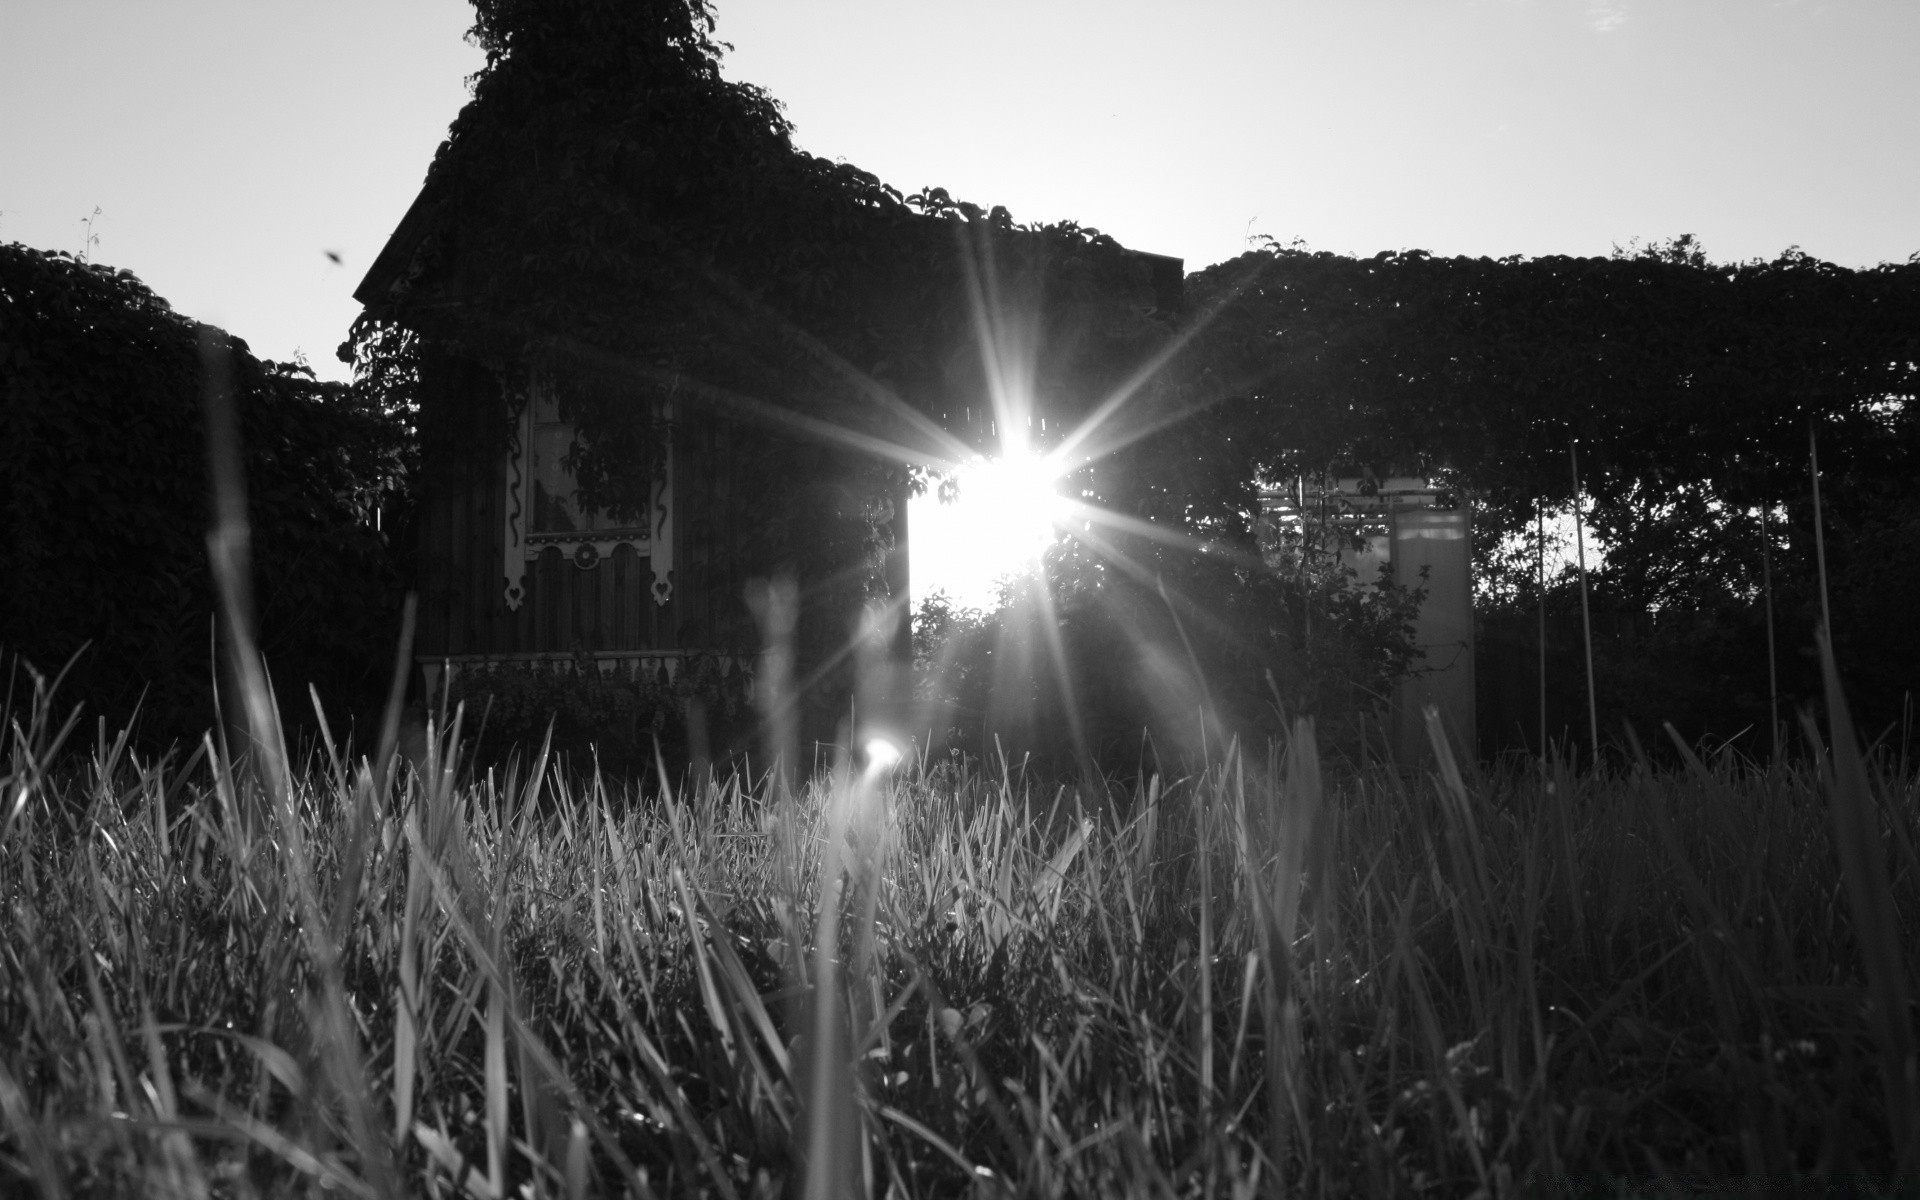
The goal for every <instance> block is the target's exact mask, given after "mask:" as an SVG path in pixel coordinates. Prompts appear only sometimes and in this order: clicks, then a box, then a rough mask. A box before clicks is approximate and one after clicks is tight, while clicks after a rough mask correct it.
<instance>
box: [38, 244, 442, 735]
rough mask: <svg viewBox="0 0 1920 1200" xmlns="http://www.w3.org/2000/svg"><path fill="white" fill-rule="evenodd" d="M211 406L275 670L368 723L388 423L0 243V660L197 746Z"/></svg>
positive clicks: (348, 399)
mask: <svg viewBox="0 0 1920 1200" xmlns="http://www.w3.org/2000/svg"><path fill="white" fill-rule="evenodd" d="M213 387H223V388H225V389H226V390H227V391H228V392H229V393H230V394H231V397H232V403H233V405H234V409H235V412H236V414H237V417H236V419H237V421H238V423H239V429H240V432H241V436H242V440H243V443H244V445H245V463H244V469H245V475H246V480H247V485H248V487H247V495H248V499H247V504H248V506H249V509H250V511H251V517H252V524H253V528H254V531H255V534H254V538H253V547H254V558H255V561H256V563H257V566H258V574H257V578H256V579H255V583H254V589H253V591H254V597H255V601H256V606H257V611H258V614H259V621H260V628H261V635H262V639H263V645H264V647H265V648H266V650H267V651H268V653H269V654H270V655H271V656H272V660H273V666H274V669H275V670H276V671H280V672H283V673H284V675H283V677H284V678H286V679H288V680H290V681H294V682H293V683H292V686H291V687H290V688H289V690H288V694H289V695H293V696H304V694H305V687H306V685H307V684H309V683H311V684H313V685H314V686H316V687H318V688H319V689H320V690H321V692H322V693H323V694H324V695H325V696H326V697H327V698H328V702H329V704H331V705H333V706H334V710H335V711H336V712H338V713H341V714H347V713H353V712H356V711H358V712H361V713H371V714H372V715H373V716H375V717H377V716H378V715H379V711H380V709H379V705H380V699H381V697H382V695H383V693H384V688H385V683H386V679H385V671H386V666H387V663H388V661H389V655H390V648H391V637H392V623H393V618H394V614H395V613H396V612H398V610H399V607H400V593H401V591H402V590H403V588H404V586H405V584H404V578H405V575H406V574H407V563H406V559H405V551H406V550H410V548H411V547H410V546H408V545H407V544H406V543H407V538H408V531H407V529H406V515H407V511H408V506H407V484H408V482H409V476H410V472H411V465H412V459H413V444H412V439H411V431H410V429H409V428H408V425H407V416H406V414H405V413H402V412H395V411H392V410H388V409H384V408H382V407H381V405H380V404H379V403H378V402H377V401H376V400H374V399H371V398H370V396H371V393H369V392H367V391H365V390H364V389H362V390H355V389H350V388H347V387H345V386H343V385H340V384H334V383H323V382H320V381H318V380H316V379H314V377H313V375H312V373H311V372H309V371H307V370H306V369H305V368H303V367H299V366H295V365H290V364H285V363H274V362H262V361H259V360H257V359H255V358H254V357H253V356H252V354H250V353H249V352H248V350H247V347H246V344H245V343H244V342H241V341H239V340H238V339H230V338H228V337H227V335H226V334H224V333H221V332H220V331H218V330H213V329H210V328H208V327H204V326H201V325H199V324H197V323H196V322H194V321H192V320H189V319H187V318H186V317H183V316H181V315H179V314H178V313H175V312H174V311H173V310H172V309H171V308H170V307H169V306H168V304H167V302H166V301H165V300H163V299H161V298H160V297H158V296H156V295H154V294H153V293H152V292H151V291H149V290H148V289H147V288H146V287H145V286H144V285H143V284H142V283H141V282H140V281H139V280H138V279H136V278H135V277H134V276H133V275H132V274H131V273H130V272H127V271H118V272H116V271H114V270H113V269H112V268H110V267H105V266H100V265H97V264H90V263H84V262H80V261H78V260H76V259H74V258H73V257H72V256H70V255H66V254H60V253H51V252H46V251H39V250H33V249H30V248H28V247H25V246H22V245H20V244H18V243H12V244H8V245H4V246H0V481H3V482H0V556H4V558H5V561H6V563H7V565H8V569H9V570H10V571H11V572H13V578H14V580H15V583H14V584H13V585H12V586H9V587H7V588H5V589H0V647H4V648H5V650H6V652H7V653H8V654H9V655H12V654H18V655H20V656H22V657H24V658H25V659H26V660H28V661H29V662H31V663H34V664H35V665H36V666H38V667H39V668H40V669H41V670H43V671H47V672H54V671H58V670H59V669H60V668H61V667H62V666H63V665H65V664H67V663H68V660H69V659H72V658H74V656H75V655H76V654H78V656H79V657H78V659H77V661H75V662H74V663H73V664H72V667H71V670H70V671H69V674H68V677H67V683H66V687H67V694H69V695H70V696H73V697H76V698H80V697H84V698H85V699H86V700H87V701H88V702H89V704H90V705H91V706H92V711H93V712H95V713H101V714H105V715H107V716H108V717H109V718H110V719H111V720H114V721H124V720H127V719H129V718H130V717H131V715H132V714H133V712H134V709H135V707H136V705H138V707H139V710H140V713H141V723H142V730H141V732H142V734H143V735H145V737H146V738H148V739H150V740H151V741H152V742H154V743H156V744H159V745H165V744H166V741H167V740H168V739H171V738H186V739H188V740H191V739H194V738H197V737H198V736H199V733H200V731H202V730H204V729H205V728H206V727H207V724H208V722H209V721H210V720H211V719H212V716H213V711H214V709H213V696H212V692H211V689H210V687H209V684H208V680H209V678H210V667H211V666H212V662H213V659H212V649H213V637H214V629H213V610H214V601H213V588H212V584H211V581H210V579H209V576H208V572H207V547H206V530H207V526H208V524H209V522H210V513H209V508H208V503H207V499H206V497H207V466H206V463H207V451H206V445H207V435H206V430H205V417H204V411H203V399H204V397H205V395H206V393H207V391H208V389H209V388H213ZM83 647H84V648H85V649H84V651H83V649H82V648H83ZM143 695H144V699H143ZM293 715H294V716H295V717H298V715H299V714H298V713H295V714H293Z"/></svg>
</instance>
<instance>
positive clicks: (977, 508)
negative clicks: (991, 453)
mask: <svg viewBox="0 0 1920 1200" xmlns="http://www.w3.org/2000/svg"><path fill="white" fill-rule="evenodd" d="M953 486H954V493H955V494H954V498H953V502H952V503H950V504H941V503H938V502H931V501H932V499H933V498H932V497H931V496H929V497H928V498H927V499H928V501H930V502H928V503H922V504H920V505H917V506H916V509H915V512H914V515H913V531H914V532H913V545H914V546H915V547H916V548H921V547H924V551H923V553H922V554H921V555H918V556H916V561H915V563H914V583H915V587H914V590H915V592H917V593H919V594H920V595H922V596H926V595H931V594H932V593H933V592H935V591H944V592H946V593H947V595H948V597H949V598H950V599H951V600H953V601H954V602H955V603H956V604H959V605H960V606H961V607H963V608H979V609H990V608H992V607H994V604H995V603H996V597H997V595H998V592H999V587H1000V584H1001V582H1002V581H1003V580H1005V579H1007V578H1009V577H1015V578H1017V577H1019V576H1021V575H1024V574H1025V573H1027V572H1028V571H1030V570H1032V569H1033V567H1034V565H1035V564H1036V563H1038V562H1039V560H1040V556H1041V554H1042V553H1044V552H1045V551H1046V549H1047V547H1049V546H1051V545H1052V544H1053V541H1054V538H1055V537H1056V536H1058V533H1059V530H1060V529H1061V527H1062V526H1063V525H1064V524H1065V523H1066V521H1067V519H1068V517H1069V515H1070V510H1071V503H1070V502H1069V501H1068V499H1067V498H1066V497H1065V496H1063V495H1061V494H1060V491H1059V472H1058V470H1057V469H1056V467H1055V466H1054V464H1053V463H1052V462H1050V461H1049V460H1047V459H1046V458H1043V457H1042V456H1040V455H1038V454H1035V453H1033V452H1032V451H1030V450H1025V449H1021V450H1016V451H1014V452H1012V453H1009V454H1006V455H1003V456H1001V457H999V458H976V459H974V460H973V461H971V462H968V463H967V464H965V465H964V466H962V467H961V468H960V469H959V470H958V471H956V472H954V475H953Z"/></svg>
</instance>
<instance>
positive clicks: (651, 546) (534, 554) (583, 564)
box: [503, 378, 673, 611]
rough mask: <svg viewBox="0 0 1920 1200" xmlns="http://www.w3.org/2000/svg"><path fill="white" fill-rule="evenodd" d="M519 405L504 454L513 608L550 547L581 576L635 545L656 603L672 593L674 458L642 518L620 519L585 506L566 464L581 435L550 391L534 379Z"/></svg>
mask: <svg viewBox="0 0 1920 1200" xmlns="http://www.w3.org/2000/svg"><path fill="white" fill-rule="evenodd" d="M528 393H529V394H528V395H527V396H525V397H523V398H522V399H521V401H520V404H519V406H518V407H519V413H520V415H519V419H518V421H517V422H516V427H515V434H514V444H513V446H512V447H511V448H510V449H509V450H508V452H507V456H506V488H507V497H506V498H507V504H506V541H505V548H504V557H505V562H504V564H503V565H504V567H505V575H506V580H505V582H506V601H507V607H508V608H510V609H514V610H516V611H517V610H518V609H519V607H520V605H521V602H522V601H524V600H525V599H526V576H527V564H528V563H529V562H531V561H533V560H534V559H537V558H539V557H540V556H541V554H543V553H545V552H546V550H547V548H548V547H549V546H551V547H554V548H556V549H558V550H559V552H560V553H561V554H562V555H563V556H565V557H566V558H568V559H570V560H571V561H572V562H573V565H574V566H576V567H578V568H579V569H581V570H583V571H591V570H594V569H596V568H597V567H598V566H599V565H600V560H601V559H603V558H605V557H607V556H608V555H610V554H612V553H613V552H614V550H615V549H616V548H618V547H620V546H622V545H627V546H632V547H633V548H634V550H635V551H636V552H637V553H639V554H641V555H644V556H645V557H646V558H647V559H648V560H649V561H650V563H651V565H652V568H653V599H654V603H656V604H665V603H666V602H667V601H668V600H670V599H671V598H672V596H673V523H672V521H671V519H670V518H671V509H672V503H673V455H672V452H671V450H669V452H668V455H667V469H666V472H665V478H663V479H656V480H654V481H653V485H652V487H651V489H650V493H651V496H652V502H651V504H650V505H649V512H648V513H647V514H646V516H647V519H646V520H644V521H631V520H629V521H615V520H614V519H612V518H611V517H610V516H608V515H607V514H606V513H604V512H601V511H599V510H597V509H586V508H582V507H581V504H580V497H579V489H578V487H577V486H576V485H575V482H574V478H573V472H572V471H571V470H569V469H568V467H567V455H568V454H569V453H571V452H572V450H573V446H574V442H575V441H576V435H575V432H574V428H573V426H572V424H571V423H569V422H567V421H564V420H562V419H561V417H560V411H559V405H558V403H557V402H556V401H555V399H554V395H553V391H552V389H551V388H549V387H546V386H543V385H542V383H541V382H540V380H539V379H538V378H536V379H535V380H534V382H533V384H532V386H531V387H530V388H529V389H528Z"/></svg>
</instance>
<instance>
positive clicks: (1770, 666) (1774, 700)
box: [1760, 504, 1780, 762]
mask: <svg viewBox="0 0 1920 1200" xmlns="http://www.w3.org/2000/svg"><path fill="white" fill-rule="evenodd" d="M1769 507H1770V506H1769V505H1765V504H1762V505H1761V506H1760V592H1761V594H1762V595H1763V596H1765V597H1766V600H1767V719H1768V721H1769V722H1770V725H1769V728H1771V729H1772V731H1773V758H1774V761H1775V762H1778V761H1780V667H1779V663H1778V661H1777V660H1776V659H1775V657H1774V653H1773V530H1772V528H1771V527H1770V526H1769V524H1768V522H1767V509H1768V508H1769Z"/></svg>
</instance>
